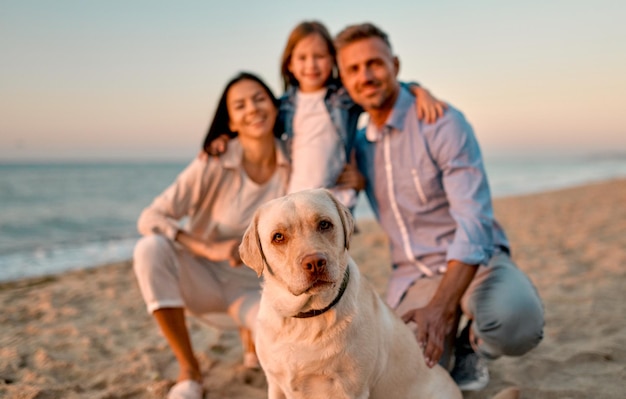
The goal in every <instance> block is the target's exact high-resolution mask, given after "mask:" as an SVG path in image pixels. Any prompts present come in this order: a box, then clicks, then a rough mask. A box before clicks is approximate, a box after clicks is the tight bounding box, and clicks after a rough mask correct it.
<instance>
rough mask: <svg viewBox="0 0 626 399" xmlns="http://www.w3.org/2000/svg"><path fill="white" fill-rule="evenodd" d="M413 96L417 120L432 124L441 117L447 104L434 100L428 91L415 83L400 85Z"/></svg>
mask: <svg viewBox="0 0 626 399" xmlns="http://www.w3.org/2000/svg"><path fill="white" fill-rule="evenodd" d="M402 85H403V86H405V87H406V88H408V89H409V91H410V92H411V93H413V95H414V96H415V100H416V101H415V108H416V109H417V118H418V119H419V120H423V121H424V122H426V123H434V122H435V121H437V119H439V118H441V117H442V116H443V113H444V112H445V111H446V109H448V104H446V103H445V102H443V101H440V100H438V99H437V98H435V97H434V96H433V95H432V94H430V92H429V91H428V90H426V89H425V88H424V87H422V86H420V85H419V84H417V83H414V82H411V83H408V84H404V83H403V84H402Z"/></svg>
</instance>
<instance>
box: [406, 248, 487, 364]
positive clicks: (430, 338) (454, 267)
mask: <svg viewBox="0 0 626 399" xmlns="http://www.w3.org/2000/svg"><path fill="white" fill-rule="evenodd" d="M477 270H478V265H468V264H466V263H462V262H459V261H456V260H450V261H448V269H447V271H446V273H445V274H444V275H443V278H442V279H441V283H439V287H438V288H437V291H436V292H435V295H434V296H433V298H432V299H431V300H430V302H429V303H428V305H426V306H424V307H423V308H419V309H413V310H410V311H408V312H406V313H405V314H403V315H402V320H404V322H405V323H407V322H409V321H413V322H415V323H416V324H417V332H416V333H415V334H416V338H417V343H418V344H419V346H420V347H421V348H422V351H423V352H424V360H425V361H426V365H428V367H433V366H434V365H435V364H437V363H438V362H439V359H440V358H441V355H442V354H443V349H444V342H445V339H446V335H448V334H450V333H452V331H453V330H454V329H455V328H456V327H457V325H456V323H457V319H456V315H457V310H458V307H459V304H460V303H461V298H462V297H463V294H464V293H465V290H467V287H469V285H470V283H471V282H472V279H473V278H474V275H476V271H477Z"/></svg>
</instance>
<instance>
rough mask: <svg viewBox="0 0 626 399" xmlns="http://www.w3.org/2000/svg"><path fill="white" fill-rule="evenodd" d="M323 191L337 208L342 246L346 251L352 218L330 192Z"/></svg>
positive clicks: (350, 233) (350, 236)
mask: <svg viewBox="0 0 626 399" xmlns="http://www.w3.org/2000/svg"><path fill="white" fill-rule="evenodd" d="M325 191H326V194H327V195H328V196H329V197H330V199H331V200H332V201H333V203H334V204H335V207H336V208H337V213H338V214H339V217H340V218H341V224H342V225H343V240H344V245H345V247H346V249H350V239H351V238H352V233H353V232H354V218H353V217H352V213H350V210H349V209H348V208H346V206H345V205H344V204H342V203H341V202H339V201H338V200H337V198H335V196H334V195H333V194H332V193H331V192H330V191H328V190H325Z"/></svg>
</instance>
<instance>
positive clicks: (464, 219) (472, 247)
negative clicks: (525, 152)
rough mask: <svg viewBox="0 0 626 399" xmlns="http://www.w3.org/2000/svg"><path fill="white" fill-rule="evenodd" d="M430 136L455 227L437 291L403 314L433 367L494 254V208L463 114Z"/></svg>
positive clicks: (453, 115)
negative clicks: (472, 287)
mask: <svg viewBox="0 0 626 399" xmlns="http://www.w3.org/2000/svg"><path fill="white" fill-rule="evenodd" d="M428 140H429V144H430V145H431V149H432V154H433V158H434V159H435V161H436V163H437V165H438V166H439V168H440V169H441V171H442V184H443V188H444V190H445V192H446V197H447V199H448V202H449V207H450V215H451V216H452V218H453V219H454V220H455V222H456V229H455V236H454V239H453V240H452V242H451V243H450V245H449V247H448V253H447V263H448V269H447V271H446V273H445V275H444V277H443V280H442V282H441V284H440V285H439V287H438V289H437V291H436V292H435V295H434V296H433V298H432V300H431V301H430V302H429V303H428V305H426V306H425V307H424V308H422V309H417V310H415V311H411V312H408V313H407V314H406V315H405V316H406V317H403V318H404V319H405V321H408V320H414V321H415V322H416V323H417V325H418V337H417V338H418V342H420V344H421V345H422V348H423V350H424V357H425V358H426V359H427V360H426V361H427V364H428V365H429V366H430V367H432V366H433V365H435V364H436V363H437V362H438V361H439V358H440V356H441V354H442V353H443V344H444V339H445V337H446V335H447V334H449V333H450V332H452V329H454V328H455V327H456V325H455V318H456V312H457V309H458V306H459V304H460V302H461V298H462V297H463V294H464V293H465V291H466V290H467V287H468V286H469V284H470V282H471V281H472V279H473V277H474V275H475V274H476V270H477V269H478V265H481V264H486V263H487V261H488V259H489V258H490V257H491V253H492V251H493V232H492V228H493V209H492V205H491V194H490V192H489V186H488V184H487V175H486V173H485V170H484V166H483V161H482V156H481V154H480V149H479V146H478V142H477V141H476V138H475V136H474V133H473V130H472V128H471V126H470V125H469V124H468V123H467V121H466V120H465V118H464V117H463V115H462V114H461V113H459V112H458V111H456V110H451V112H449V113H448V114H447V115H446V116H445V118H444V120H443V121H442V122H441V125H440V126H439V127H438V128H437V129H436V130H435V131H434V133H433V134H432V136H430V137H428Z"/></svg>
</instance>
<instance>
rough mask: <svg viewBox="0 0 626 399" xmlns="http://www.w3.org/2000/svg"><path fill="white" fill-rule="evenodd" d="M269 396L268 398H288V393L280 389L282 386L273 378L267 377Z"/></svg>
mask: <svg viewBox="0 0 626 399" xmlns="http://www.w3.org/2000/svg"><path fill="white" fill-rule="evenodd" d="M267 398H268V399H287V395H285V393H284V392H283V390H282V389H280V386H278V384H277V383H276V381H273V379H272V378H270V377H268V378H267Z"/></svg>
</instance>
